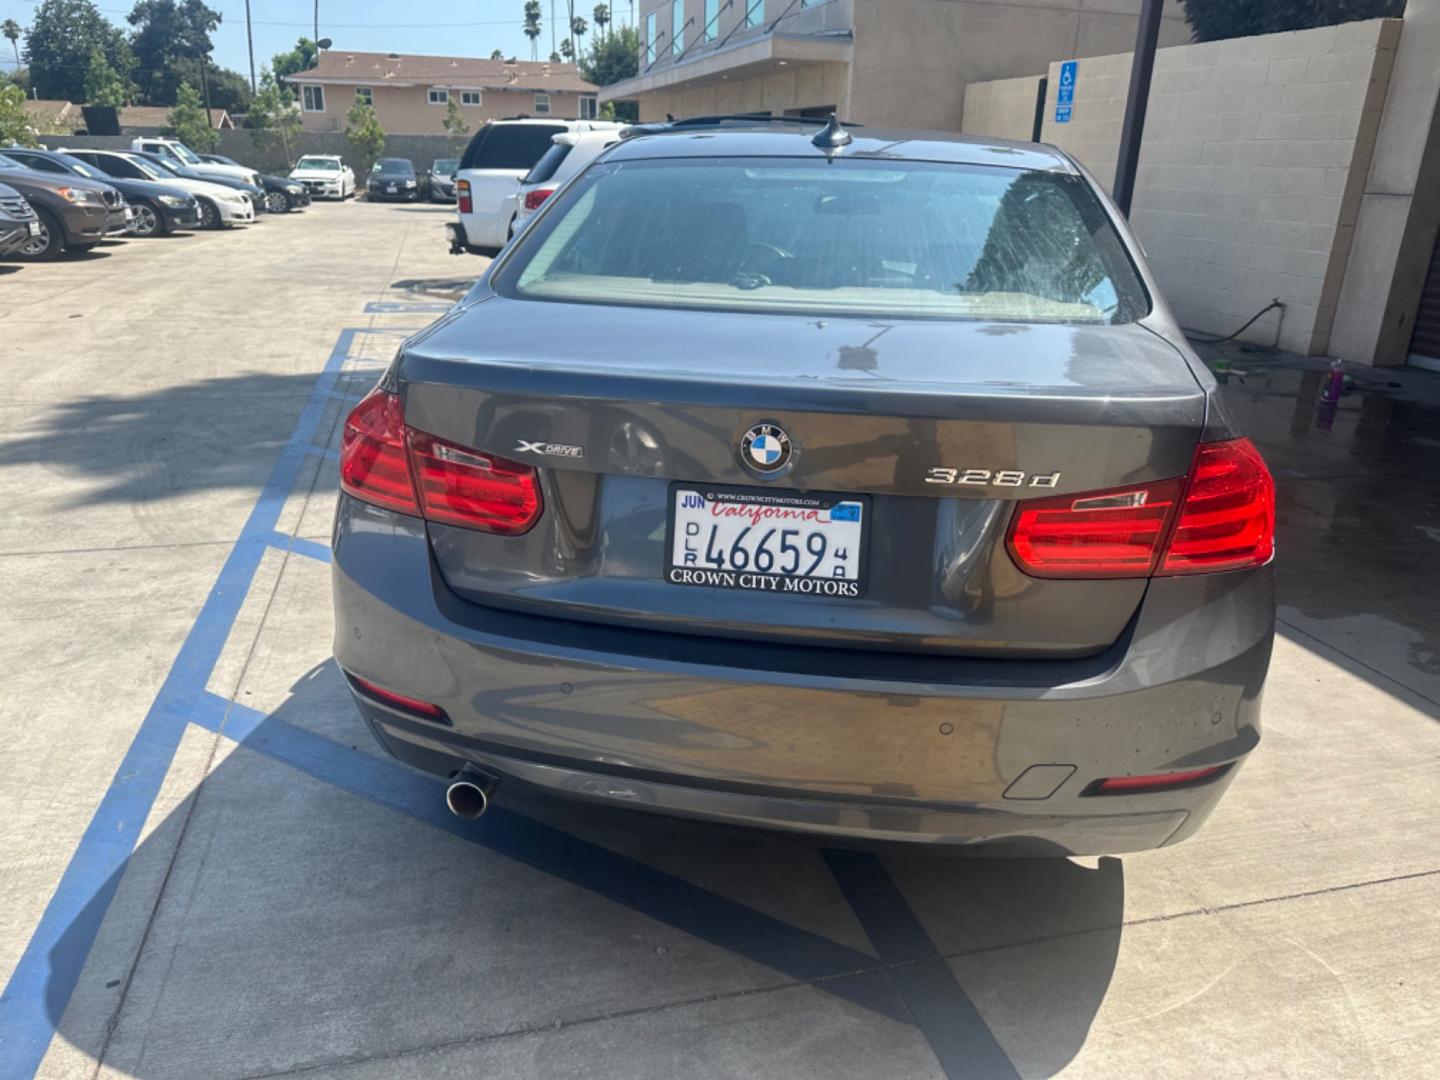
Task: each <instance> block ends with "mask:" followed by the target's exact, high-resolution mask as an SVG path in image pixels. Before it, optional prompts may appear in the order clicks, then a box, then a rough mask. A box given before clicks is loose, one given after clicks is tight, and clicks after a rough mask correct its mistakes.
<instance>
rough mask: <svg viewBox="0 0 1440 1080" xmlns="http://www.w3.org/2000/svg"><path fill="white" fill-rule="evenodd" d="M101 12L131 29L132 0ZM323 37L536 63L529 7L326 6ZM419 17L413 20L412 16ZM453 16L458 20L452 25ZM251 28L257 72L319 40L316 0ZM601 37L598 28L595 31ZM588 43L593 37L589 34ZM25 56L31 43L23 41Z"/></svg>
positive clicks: (263, 10)
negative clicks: (497, 53)
mask: <svg viewBox="0 0 1440 1080" xmlns="http://www.w3.org/2000/svg"><path fill="white" fill-rule="evenodd" d="M206 3H207V4H208V5H209V6H210V7H211V8H212V9H214V10H216V11H218V12H220V13H221V15H223V16H224V18H223V20H222V21H221V23H220V28H219V29H218V30H216V31H215V33H214V34H212V35H211V40H212V41H213V42H214V43H215V52H214V54H213V56H214V59H215V62H216V63H218V64H221V65H222V66H224V67H228V68H234V69H235V70H236V71H238V72H240V73H241V74H242V75H245V76H247V77H248V76H249V74H250V60H249V57H248V54H247V52H246V45H245V2H244V0H206ZM565 3H566V0H541V10H542V11H543V12H544V15H545V22H544V23H543V26H544V31H545V32H544V33H543V34H542V35H541V36H540V40H539V43H538V44H539V48H540V54H539V55H540V58H541V59H542V60H543V59H545V58H546V57H547V56H549V55H550V11H551V8H552V6H553V8H554V11H555V16H556V19H555V34H556V41H559V39H560V37H561V36H562V34H563V28H564V25H565V18H564V14H563V12H564V9H565ZM595 3H596V0H575V14H576V15H583V16H584V18H585V20H586V21H587V22H592V23H593V19H592V17H591V13H592V12H593V11H594V9H595ZM36 6H37V5H36V4H34V3H28V2H24V0H0V19H7V18H8V19H14V20H15V21H16V22H18V23H19V24H20V25H21V26H22V27H26V26H29V25H30V21H31V18H32V17H33V14H34V11H35V8H36ZM95 6H96V7H98V8H99V9H100V11H101V13H102V14H103V15H104V16H105V17H106V18H107V19H109V20H110V21H111V22H112V23H114V24H115V25H116V26H119V27H122V28H124V27H126V26H128V24H127V23H126V22H125V16H126V15H128V14H129V13H130V10H131V5H129V4H127V3H126V2H125V0H96V3H95ZM319 7H320V36H321V37H328V38H330V39H331V40H332V41H333V42H334V43H335V44H334V46H333V48H335V49H355V50H359V51H363V52H399V53H429V54H433V55H437V56H489V55H490V53H491V51H492V50H494V49H501V50H503V51H504V53H505V55H506V56H515V57H518V58H519V59H521V60H528V59H530V41H529V39H528V38H527V37H526V36H525V35H524V33H523V32H522V31H521V29H520V27H521V25H522V23H523V22H524V15H525V3H524V0H468V2H466V3H464V4H463V5H459V4H454V3H440V4H420V5H418V6H416V7H414V8H412V7H411V6H410V5H409V4H397V3H395V2H394V0H319ZM632 7H637V8H638V5H635V4H632V3H631V2H630V0H611V3H610V8H611V10H612V11H613V12H614V13H615V16H616V23H615V25H616V26H623V25H624V24H626V23H627V22H628V21H629V19H630V10H631V8H632ZM407 10H409V11H413V13H414V14H413V16H412V17H410V18H408V19H407V18H406V17H405V16H404V14H403V12H405V11H407ZM447 12H453V13H454V18H453V19H452V21H449V22H447V21H445V15H446V13H447ZM250 17H251V26H252V27H253V29H254V34H255V71H256V73H257V75H258V73H259V72H260V70H261V69H262V68H263V67H264V66H265V65H266V64H268V63H269V62H270V57H272V56H274V55H275V54H276V53H278V52H286V51H288V50H289V49H292V48H294V46H295V39H296V38H297V37H299V36H300V35H302V34H303V35H305V36H306V37H312V36H314V29H313V27H314V17H315V4H314V2H313V0H250ZM592 32H593V26H592ZM587 36H588V35H587ZM20 48H21V51H22V52H23V51H24V48H25V41H24V39H23V38H22V39H21V41H20ZM14 66H15V59H14V54H13V53H12V52H11V50H10V43H9V42H8V41H6V40H4V39H3V38H0V70H4V71H9V70H11V69H12V68H14Z"/></svg>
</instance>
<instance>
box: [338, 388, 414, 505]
mask: <svg viewBox="0 0 1440 1080" xmlns="http://www.w3.org/2000/svg"><path fill="white" fill-rule="evenodd" d="M340 486H341V487H342V488H344V489H345V490H346V491H348V492H349V493H350V494H351V495H354V496H355V497H356V498H357V499H363V500H364V501H365V502H368V503H374V504H375V505H376V506H383V507H385V509H387V510H398V511H399V512H400V513H402V514H414V515H416V516H419V514H420V506H419V504H418V503H417V502H416V501H415V487H414V485H413V484H411V483H410V466H409V463H408V462H407V461H406V459H405V414H404V413H403V412H402V411H401V408H400V399H399V398H398V397H397V396H396V395H394V394H387V393H385V392H384V391H381V390H376V391H374V392H372V393H371V394H370V395H368V396H367V397H366V398H365V399H364V400H363V401H361V402H360V404H359V405H356V406H355V409H354V411H353V412H351V413H350V416H349V418H348V419H346V421H345V434H344V436H343V441H342V443H341V446H340Z"/></svg>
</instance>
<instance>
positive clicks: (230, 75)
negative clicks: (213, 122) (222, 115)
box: [175, 60, 255, 113]
mask: <svg viewBox="0 0 1440 1080" xmlns="http://www.w3.org/2000/svg"><path fill="white" fill-rule="evenodd" d="M175 70H176V72H177V73H178V74H179V75H180V81H181V82H188V83H190V84H191V85H192V86H201V85H204V84H203V83H202V82H201V80H200V61H199V60H182V61H180V62H179V63H177V64H176V65H175ZM205 81H206V82H208V83H209V85H210V105H211V107H212V108H215V109H224V110H226V111H227V112H232V113H243V112H248V111H249V109H250V102H251V101H252V100H253V98H254V97H255V95H254V94H252V93H251V92H250V80H249V79H247V78H245V76H244V75H241V74H240V72H238V71H235V70H233V69H231V68H225V67H216V66H215V65H213V64H210V63H206V65H205Z"/></svg>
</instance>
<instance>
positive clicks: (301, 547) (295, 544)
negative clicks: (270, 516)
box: [265, 532, 331, 563]
mask: <svg viewBox="0 0 1440 1080" xmlns="http://www.w3.org/2000/svg"><path fill="white" fill-rule="evenodd" d="M265 542H266V543H267V544H269V545H270V546H271V547H274V548H279V549H280V550H282V551H293V552H294V553H295V554H296V555H304V556H305V557H306V558H307V559H315V560H317V561H318V562H323V563H328V562H329V561H330V559H331V552H330V545H329V544H322V543H320V542H319V541H317V540H306V539H305V538H304V537H302V536H287V535H286V534H285V533H280V532H272V533H271V534H270V535H269V536H268V537H267V538H266V540H265Z"/></svg>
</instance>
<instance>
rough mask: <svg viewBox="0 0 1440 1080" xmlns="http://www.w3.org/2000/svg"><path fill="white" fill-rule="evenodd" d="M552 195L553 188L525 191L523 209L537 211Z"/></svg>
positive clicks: (553, 192)
mask: <svg viewBox="0 0 1440 1080" xmlns="http://www.w3.org/2000/svg"><path fill="white" fill-rule="evenodd" d="M554 194H555V189H554V188H536V189H535V190H534V191H527V192H526V193H525V209H526V210H539V209H540V204H541V203H543V202H544V201H545V200H546V199H548V198H549V197H550V196H551V195H554Z"/></svg>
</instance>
